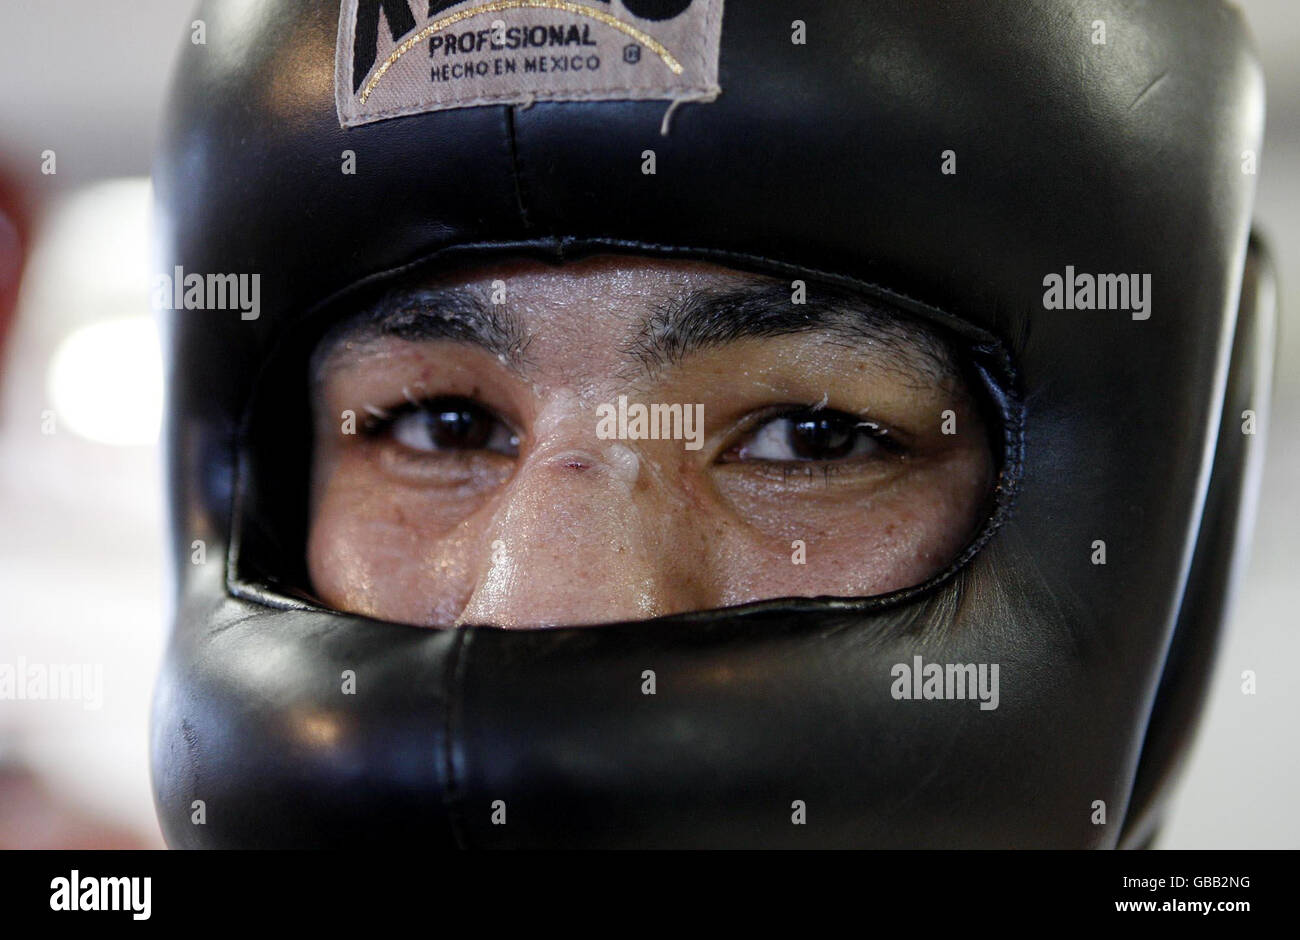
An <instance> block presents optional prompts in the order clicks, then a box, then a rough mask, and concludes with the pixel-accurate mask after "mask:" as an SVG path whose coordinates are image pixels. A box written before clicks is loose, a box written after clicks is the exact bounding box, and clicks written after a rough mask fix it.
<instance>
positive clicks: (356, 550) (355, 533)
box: [307, 447, 494, 625]
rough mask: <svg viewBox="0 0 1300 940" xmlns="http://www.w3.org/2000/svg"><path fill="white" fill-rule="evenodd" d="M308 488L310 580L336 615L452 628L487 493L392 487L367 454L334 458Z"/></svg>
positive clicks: (348, 451) (478, 549) (466, 589)
mask: <svg viewBox="0 0 1300 940" xmlns="http://www.w3.org/2000/svg"><path fill="white" fill-rule="evenodd" d="M341 450H343V453H342V454H336V455H334V457H333V459H330V460H328V461H325V462H323V463H324V466H322V467H321V468H320V470H319V471H318V473H317V475H316V477H317V479H316V481H315V484H314V486H313V491H314V498H315V499H314V502H315V509H314V512H313V516H312V524H311V529H310V531H309V533H308V543H307V557H308V573H309V575H310V576H311V579H312V583H313V584H314V586H315V588H316V591H317V593H318V594H319V595H320V597H321V599H322V600H324V601H325V602H326V603H327V604H329V605H331V606H333V607H336V608H338V609H340V610H347V611H351V612H354V613H361V614H366V615H369V616H374V617H380V618H383V619H388V620H397V621H401V622H403V623H413V624H420V625H436V624H449V623H451V622H453V621H454V620H455V618H456V616H457V615H458V614H459V612H460V610H461V609H462V608H463V607H464V606H465V602H466V600H467V599H468V597H469V593H470V591H471V590H472V588H473V581H474V565H473V564H472V561H473V559H474V558H475V557H476V556H478V555H480V554H483V553H490V551H491V548H490V545H484V544H482V534H483V532H484V530H485V523H484V521H483V520H482V519H480V518H477V516H478V514H480V513H481V512H482V506H483V503H484V499H485V494H484V490H485V489H486V490H488V491H490V489H491V488H492V486H493V482H494V478H489V481H488V482H486V483H485V484H483V485H481V487H480V488H477V489H476V488H473V487H471V488H469V490H468V492H464V491H458V492H457V494H456V495H455V497H452V498H449V495H448V494H447V492H445V491H444V490H443V489H441V488H426V487H422V486H419V485H414V486H413V485H409V484H405V483H402V482H398V481H394V480H393V479H392V478H391V477H390V476H388V475H386V474H384V473H382V472H380V471H379V469H378V468H379V467H380V466H381V465H382V458H380V457H378V456H376V455H375V454H374V452H373V450H372V449H370V448H364V447H357V448H349V447H344V448H341Z"/></svg>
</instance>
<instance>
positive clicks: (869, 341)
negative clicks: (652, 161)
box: [312, 280, 958, 383]
mask: <svg viewBox="0 0 1300 940" xmlns="http://www.w3.org/2000/svg"><path fill="white" fill-rule="evenodd" d="M806 290H807V293H806V296H805V297H804V298H802V302H801V303H795V302H794V299H793V294H792V291H791V289H790V288H789V287H787V286H786V285H785V284H783V283H780V282H774V281H767V280H762V281H759V280H756V281H754V282H753V283H749V284H742V285H740V286H737V287H734V288H726V289H712V290H710V289H697V290H691V291H688V292H686V293H685V294H682V295H680V296H677V297H672V298H669V299H667V300H665V301H663V302H661V303H659V304H656V305H654V306H652V307H651V308H650V310H649V311H648V313H647V315H646V317H645V319H644V320H643V321H642V324H641V327H640V329H639V330H638V331H637V333H636V335H635V336H634V337H633V338H632V339H631V340H629V341H628V342H626V343H625V344H624V346H623V353H624V354H625V355H626V357H627V358H628V359H629V360H630V361H632V362H636V363H638V364H639V366H640V369H639V371H641V372H643V373H645V374H653V373H654V372H656V371H659V370H662V369H665V368H667V367H670V366H672V365H675V364H677V363H680V362H681V361H682V360H683V359H685V358H686V357H688V356H690V355H691V354H693V353H696V352H700V351H702V350H705V349H709V348H716V347H721V346H725V345H728V344H730V343H735V342H739V341H741V340H746V339H761V338H765V337H776V336H788V335H792V334H797V333H808V332H820V333H822V334H823V335H824V336H825V337H826V339H827V341H828V342H829V343H831V344H833V345H839V346H843V347H844V348H846V349H849V350H855V351H862V350H863V349H864V348H866V349H870V351H871V352H872V353H873V354H874V355H875V356H876V358H877V359H878V360H879V361H880V363H881V366H882V368H885V369H888V370H889V371H891V372H893V373H895V374H897V375H898V376H900V377H903V378H914V379H920V380H922V381H924V382H930V383H932V382H943V381H947V380H951V379H953V378H954V377H956V376H957V374H958V367H957V365H956V362H955V360H954V356H953V353H952V351H951V349H950V347H949V345H948V344H947V343H946V342H945V341H944V340H943V339H942V338H941V337H940V336H939V335H938V334H937V333H936V331H935V330H933V329H930V328H928V327H927V326H925V325H923V324H921V323H920V322H918V321H917V320H915V319H914V318H912V317H911V316H909V315H907V314H903V313H900V312H899V311H897V310H894V309H893V308H891V307H886V306H883V305H880V304H877V303H874V302H872V301H870V300H869V299H867V298H865V297H863V296H861V295H859V294H857V293H853V292H849V291H846V290H844V289H841V288H837V287H834V286H831V285H826V284H818V283H815V282H810V283H808V285H807V288H806ZM384 336H391V337H396V338H398V339H404V340H409V341H411V342H428V341H435V340H449V341H451V342H456V343H462V344H465V345H469V346H475V347H477V348H479V349H483V350H485V351H486V352H489V353H491V354H492V355H494V356H496V357H497V358H498V359H500V360H501V361H502V363H504V364H505V365H507V366H508V367H510V368H511V369H512V370H514V371H516V372H524V371H525V370H526V367H527V356H526V353H527V349H528V346H529V343H530V342H531V339H532V336H531V334H530V333H529V332H528V330H527V329H526V328H525V327H524V324H523V323H522V322H521V321H520V320H519V318H518V317H517V316H516V315H515V314H514V313H513V312H512V311H511V310H510V308H509V306H508V305H507V304H493V303H490V302H488V301H487V300H485V299H484V297H482V296H481V295H480V293H479V292H477V291H476V290H474V289H473V288H464V287H450V288H419V289H415V290H409V289H408V290H401V291H395V292H392V293H390V294H388V295H386V296H385V297H383V298H382V299H381V300H380V301H379V302H378V303H376V304H374V305H373V306H371V307H368V308H366V309H365V310H363V311H361V312H360V313H359V314H357V315H356V316H354V317H352V318H349V319H347V320H345V321H344V322H343V323H341V324H339V325H338V326H336V327H335V328H334V329H333V330H331V331H330V332H329V333H327V334H326V336H325V337H324V338H323V339H322V340H321V342H320V343H319V344H318V346H317V349H316V352H315V353H314V354H313V357H312V358H313V367H312V372H313V374H314V375H316V376H319V375H321V373H322V367H323V366H324V365H325V364H326V361H327V360H328V358H329V356H330V355H331V354H332V353H333V351H334V350H335V349H337V348H338V346H339V345H340V344H341V343H344V342H346V343H348V344H350V345H360V344H364V343H366V342H368V341H371V340H374V339H377V338H379V337H384Z"/></svg>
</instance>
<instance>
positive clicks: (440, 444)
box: [371, 397, 519, 457]
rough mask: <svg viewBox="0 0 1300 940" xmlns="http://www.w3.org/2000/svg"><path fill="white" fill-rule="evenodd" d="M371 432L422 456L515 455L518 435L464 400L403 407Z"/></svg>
mask: <svg viewBox="0 0 1300 940" xmlns="http://www.w3.org/2000/svg"><path fill="white" fill-rule="evenodd" d="M371 433H374V434H380V435H384V434H386V435H387V436H388V437H391V438H392V439H393V440H394V441H396V442H397V443H398V444H401V445H402V446H403V447H407V448H409V449H411V450H415V451H420V452H423V453H449V452H466V451H476V450H486V451H492V452H494V453H498V454H503V455H505V456H507V457H515V456H518V454H519V435H518V434H516V433H515V432H514V431H513V430H512V429H511V428H510V426H509V425H507V424H506V423H505V422H504V421H502V420H501V419H500V418H498V417H497V416H496V415H495V414H493V413H492V412H491V411H490V410H488V409H487V408H484V407H483V406H482V405H480V404H478V403H477V402H475V401H472V400H470V399H468V398H453V397H443V398H431V399H426V400H425V401H421V402H416V403H414V404H409V405H405V406H404V407H403V408H402V409H401V410H399V411H397V412H396V413H394V414H391V415H390V416H389V417H387V418H384V419H382V420H381V421H380V422H378V426H376V427H373V428H372V429H371Z"/></svg>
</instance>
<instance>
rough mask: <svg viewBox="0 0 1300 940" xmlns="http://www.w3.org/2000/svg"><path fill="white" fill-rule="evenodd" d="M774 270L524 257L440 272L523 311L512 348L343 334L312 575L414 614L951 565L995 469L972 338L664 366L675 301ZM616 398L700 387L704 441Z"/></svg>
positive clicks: (837, 590) (403, 617)
mask: <svg viewBox="0 0 1300 940" xmlns="http://www.w3.org/2000/svg"><path fill="white" fill-rule="evenodd" d="M494 282H495V287H494ZM754 285H760V286H761V285H777V282H774V281H770V280H768V279H764V278H757V277H754V276H752V275H748V274H742V273H738V272H734V271H730V270H728V269H725V268H720V267H716V266H713V265H709V264H704V263H697V262H678V261H660V260H651V259H634V258H595V259H590V260H587V261H583V262H579V263H571V264H566V265H564V266H562V267H558V268H557V267H550V266H545V265H542V264H540V263H536V262H531V261H529V262H513V263H509V264H503V265H497V266H493V267H488V268H480V269H476V270H474V271H471V272H467V273H461V274H460V275H459V276H458V277H456V278H454V279H443V280H440V281H437V282H436V284H435V286H437V287H439V288H447V287H454V288H463V289H464V290H465V291H467V292H468V293H469V294H472V295H474V296H477V297H479V298H481V299H482V301H483V304H484V306H485V307H489V308H492V309H494V310H497V311H498V312H500V313H502V314H503V315H507V316H508V319H509V321H510V322H511V323H512V324H514V326H515V327H516V328H517V330H516V333H515V334H514V335H515V336H516V339H517V340H518V342H516V343H515V344H514V345H513V346H511V347H510V349H508V350H506V351H502V350H500V349H498V350H496V351H495V352H494V351H493V349H492V348H488V347H487V346H486V345H481V344H478V343H476V342H474V341H472V340H470V341H467V340H466V339H465V338H464V337H463V336H461V337H451V338H448V337H434V338H428V337H422V336H418V335H413V334H412V333H411V332H410V331H409V330H406V331H403V330H389V331H387V332H385V331H376V330H373V329H370V330H366V329H363V328H358V329H357V330H356V331H354V332H353V333H352V334H345V335H344V336H343V337H342V338H341V339H340V338H338V337H334V338H333V339H331V340H330V342H329V344H328V345H327V346H323V347H322V349H321V350H320V351H319V352H318V357H319V360H320V361H319V363H318V365H317V370H316V371H317V375H316V378H315V383H314V386H313V408H314V414H315V417H314V420H315V451H314V458H313V472H312V519H311V526H310V532H309V537H308V568H309V572H310V575H311V578H312V581H313V585H314V589H315V591H316V592H317V594H318V595H319V596H320V597H321V598H322V599H323V600H324V601H325V602H326V603H328V604H330V605H332V606H333V607H336V608H338V609H340V610H344V611H349V612H355V613H360V614H366V615H369V616H374V617H379V618H383V619H387V620H395V621H400V622H406V623H411V624H417V625H426V626H447V625H451V624H457V623H474V624H493V625H497V626H502V627H538V626H548V625H577V624H593V623H600V622H610V621H618V620H629V619H641V618H648V617H654V616H659V615H664V614H672V613H679V612H684V611H690V610H701V609H708V608H715V607H723V606H729V605H735V604H741V603H745V602H748V601H754V600H760V599H765V598H774V597H786V596H818V595H840V596H863V595H872V594H881V593H885V592H888V591H892V590H895V589H899V588H903V587H908V586H911V585H914V584H917V583H920V582H922V581H924V580H925V579H926V578H927V577H929V576H931V575H932V574H935V573H936V572H937V571H939V570H940V569H942V568H943V567H944V566H945V565H946V564H947V563H949V562H950V561H951V560H952V559H953V558H954V557H955V556H956V554H957V553H958V552H959V551H960V550H961V549H962V547H963V546H964V545H965V544H966V543H967V542H968V541H969V539H970V538H971V536H972V534H973V533H974V531H975V529H976V528H977V526H978V524H979V523H980V522H981V521H982V518H983V515H984V512H985V511H986V508H987V499H988V495H989V491H990V487H991V485H992V480H993V475H994V471H993V460H992V456H991V453H990V448H989V443H988V436H987V432H986V429H985V426H984V424H983V422H982V420H981V418H980V414H979V410H978V407H977V405H976V404H975V402H974V400H973V396H972V394H971V392H970V390H969V389H967V388H966V386H965V383H964V381H963V380H962V378H961V372H960V370H959V369H957V368H956V367H955V365H954V362H953V359H952V353H951V352H950V351H948V350H947V348H946V346H944V345H943V343H942V341H940V340H937V339H935V338H934V337H933V334H930V333H927V332H925V331H924V330H923V328H921V327H919V326H916V325H910V326H908V327H907V330H903V331H901V332H900V331H892V332H891V331H888V330H887V331H885V333H883V334H882V335H881V336H880V337H879V338H878V339H873V338H872V336H871V334H870V333H869V332H868V333H866V334H865V335H863V336H861V337H857V338H855V339H854V340H853V341H850V340H848V339H846V336H845V334H844V332H843V331H842V330H841V331H837V330H834V329H829V328H815V329H801V330H799V331H797V332H789V331H786V332H777V333H776V334H775V335H762V336H742V337H738V338H737V337H731V338H728V337H721V338H717V337H715V340H714V341H710V342H697V343H694V344H679V345H678V346H676V347H673V351H672V354H671V355H667V356H662V357H660V358H659V360H658V361H653V362H651V361H650V360H652V359H654V357H653V356H648V355H647V353H646V349H647V345H646V343H645V341H644V340H645V337H646V336H647V335H648V333H649V332H653V329H652V328H651V327H650V326H648V325H647V321H648V319H649V320H651V322H653V320H652V317H653V314H654V313H655V312H656V311H662V310H664V309H666V305H668V306H671V305H672V304H673V303H674V302H677V301H680V299H681V298H683V297H685V296H687V295H690V294H691V292H703V293H704V294H709V293H711V292H712V293H724V292H727V291H733V290H735V289H737V288H743V287H746V286H754ZM502 288H504V290H502ZM494 290H495V291H496V295H497V296H496V299H498V300H501V299H503V297H504V301H505V302H504V304H501V305H496V306H493V305H492V303H491V298H492V296H493V292H494ZM781 290H782V291H784V290H785V286H782V287H781ZM728 296H729V295H728ZM909 331H910V332H909ZM666 345H668V346H671V345H672V344H671V343H669V344H666ZM620 395H622V396H626V398H627V401H628V402H629V403H638V402H639V403H644V404H647V405H648V404H652V403H662V404H673V403H677V404H682V405H683V407H685V408H693V407H695V406H696V405H703V419H704V420H703V428H702V436H701V438H700V440H699V441H698V443H700V444H701V446H699V448H698V449H690V448H688V447H687V446H686V442H685V441H683V440H681V439H677V440H663V439H661V440H634V439H626V438H625V439H610V438H608V437H602V436H601V434H599V433H598V424H599V422H598V417H599V416H598V409H599V407H600V406H601V405H606V406H614V405H616V404H617V402H618V399H619V396H620ZM349 413H350V414H352V415H355V416H356V418H355V420H354V421H353V422H352V424H353V427H352V429H351V430H352V431H353V432H354V433H349V428H348V423H347V419H346V416H347V415H348V414H349ZM945 431H947V432H950V433H945Z"/></svg>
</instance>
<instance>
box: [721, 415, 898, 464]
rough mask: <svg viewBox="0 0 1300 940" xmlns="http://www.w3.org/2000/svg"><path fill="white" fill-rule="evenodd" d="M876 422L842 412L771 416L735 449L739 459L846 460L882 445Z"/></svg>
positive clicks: (872, 452)
mask: <svg viewBox="0 0 1300 940" xmlns="http://www.w3.org/2000/svg"><path fill="white" fill-rule="evenodd" d="M882 434H883V432H882V431H881V429H880V427H879V426H878V425H875V424H873V423H871V422H867V421H862V420H861V419H859V418H857V417H855V416H854V415H850V414H845V413H844V412H842V411H827V410H819V411H800V412H794V413H790V414H784V415H780V416H779V417H776V418H773V419H771V420H769V421H767V422H765V423H764V424H763V425H761V426H760V427H759V428H758V430H757V431H755V432H754V433H753V434H752V435H750V437H749V438H748V439H747V440H746V441H745V442H744V443H743V444H741V445H740V447H739V448H738V449H737V450H736V451H734V453H735V457H736V459H739V460H771V461H793V460H801V461H806V460H847V459H850V458H854V457H872V456H876V455H877V454H879V453H881V452H882V451H883V450H884V449H885V448H884V447H883V445H882V443H881V438H882Z"/></svg>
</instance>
